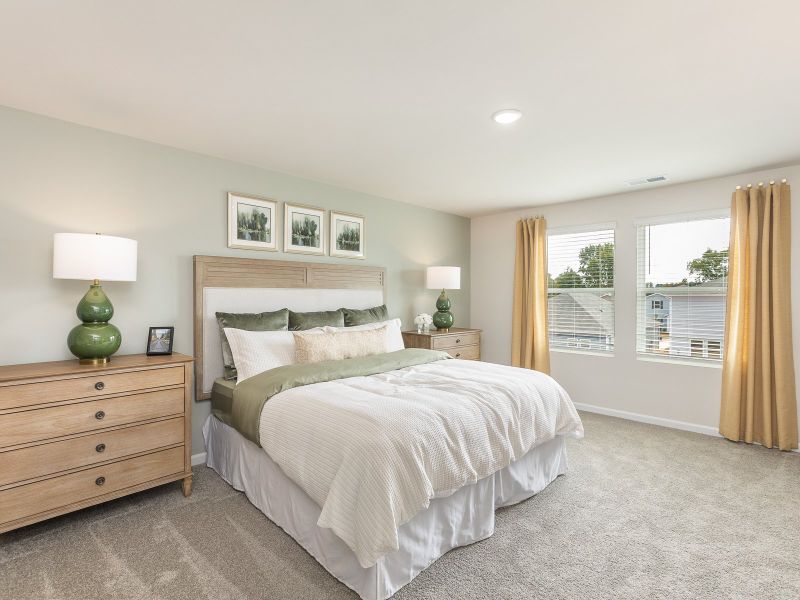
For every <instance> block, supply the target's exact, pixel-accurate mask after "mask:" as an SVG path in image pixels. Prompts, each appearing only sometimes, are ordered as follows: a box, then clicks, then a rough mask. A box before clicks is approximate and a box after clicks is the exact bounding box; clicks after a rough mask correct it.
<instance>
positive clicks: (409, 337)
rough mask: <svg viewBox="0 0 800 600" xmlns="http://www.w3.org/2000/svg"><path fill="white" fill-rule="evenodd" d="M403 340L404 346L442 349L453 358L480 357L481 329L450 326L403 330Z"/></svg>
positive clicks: (476, 358) (475, 358)
mask: <svg viewBox="0 0 800 600" xmlns="http://www.w3.org/2000/svg"><path fill="white" fill-rule="evenodd" d="M403 342H404V343H405V345H406V348H425V349H427V350H443V351H444V352H447V353H448V354H449V355H450V356H452V357H453V358H461V359H464V360H480V359H481V330H480V329H465V328H461V327H451V328H450V329H446V330H444V329H443V330H441V331H440V330H436V329H434V330H433V331H429V332H428V333H417V332H416V331H404V332H403Z"/></svg>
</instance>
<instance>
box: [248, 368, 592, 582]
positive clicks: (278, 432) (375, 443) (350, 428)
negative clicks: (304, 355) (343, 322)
mask: <svg viewBox="0 0 800 600" xmlns="http://www.w3.org/2000/svg"><path fill="white" fill-rule="evenodd" d="M259 429H260V441H261V445H262V447H263V448H264V450H265V451H266V452H267V453H268V454H269V455H270V457H271V458H272V460H274V461H275V462H276V463H277V464H278V465H279V466H280V467H281V469H283V471H284V472H285V473H286V475H288V476H289V477H290V478H291V479H292V480H293V481H295V482H296V483H297V484H298V485H299V486H300V487H301V488H302V489H303V490H304V491H305V492H306V493H307V494H308V495H309V496H310V497H311V498H312V499H313V500H314V501H315V502H316V503H317V504H319V506H320V507H321V508H322V513H321V514H320V517H319V520H318V522H317V524H318V525H319V526H320V527H328V528H330V529H332V530H333V532H334V533H336V535H338V536H339V537H340V538H341V539H342V540H343V541H344V542H345V543H346V544H347V545H348V546H349V547H350V548H351V549H352V550H353V552H354V553H355V555H356V556H357V557H358V560H359V562H360V563H361V565H362V566H363V567H365V568H367V567H370V566H371V565H373V564H375V562H376V561H377V560H378V559H379V558H380V557H381V556H382V555H384V554H386V553H387V552H390V551H392V550H396V549H397V548H398V537H397V528H398V527H399V526H400V525H402V524H403V523H405V522H406V521H408V520H409V519H411V518H412V517H413V516H414V515H416V514H417V513H418V512H419V511H421V510H423V509H425V508H427V506H428V503H429V501H430V499H431V498H434V497H436V496H446V495H448V494H450V493H452V492H454V491H455V490H457V489H459V488H461V487H463V486H464V485H467V484H469V483H474V482H475V481H477V480H478V479H481V478H483V477H486V476H488V475H491V474H492V473H494V472H495V471H497V470H499V469H502V468H504V467H506V466H508V465H509V464H510V463H511V462H513V461H515V460H517V459H519V458H521V457H522V456H523V455H525V454H526V453H527V452H528V451H529V450H530V449H531V448H533V447H534V446H536V445H538V444H541V443H542V442H545V441H547V440H550V439H552V438H553V437H555V436H556V435H572V436H574V437H582V436H583V426H582V424H581V421H580V418H579V417H578V413H577V412H576V410H575V407H574V406H573V405H572V401H571V400H570V399H569V396H568V395H567V393H566V392H565V391H564V389H563V388H562V387H561V386H560V385H559V384H558V383H556V382H555V380H553V379H552V378H551V377H549V376H547V375H544V374H542V373H538V372H536V371H529V370H526V369H517V368H514V367H505V366H500V365H494V364H490V363H483V362H475V361H462V360H442V361H437V362H433V363H428V364H424V365H418V366H414V367H409V368H406V369H400V370H397V371H390V372H388V373H382V374H379V375H370V376H367V377H352V378H348V379H339V380H336V381H330V382H325V383H316V384H313V385H307V386H303V387H298V388H293V389H290V390H287V391H285V392H281V393H280V394H277V395H275V396H273V397H272V398H271V399H270V400H269V401H268V402H267V403H266V404H265V405H264V409H263V410H262V412H261V421H260V424H259Z"/></svg>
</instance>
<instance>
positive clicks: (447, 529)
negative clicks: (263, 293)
mask: <svg viewBox="0 0 800 600" xmlns="http://www.w3.org/2000/svg"><path fill="white" fill-rule="evenodd" d="M219 387H220V388H223V387H225V386H223V385H222V384H221V385H220V386H219ZM222 393H223V392H222V390H221V389H220V392H219V396H220V397H221V396H222ZM203 434H204V436H205V440H206V450H207V459H206V464H207V466H209V467H210V468H212V469H214V470H215V471H216V472H217V473H219V475H220V476H221V477H222V478H223V479H224V480H225V481H227V482H228V483H229V484H230V485H231V486H233V487H234V488H235V489H237V490H239V491H243V492H244V493H245V494H246V496H247V498H248V499H249V500H250V502H252V503H253V505H255V506H256V508H258V509H259V510H260V511H261V512H263V513H264V514H265V515H266V516H267V517H268V518H269V519H271V520H272V521H273V522H274V523H276V524H277V525H278V526H280V527H281V528H282V529H283V530H284V531H286V533H288V534H289V535H290V536H291V537H292V538H294V539H295V540H296V541H297V542H298V543H299V544H300V545H301V546H302V547H303V548H304V549H305V550H306V551H307V552H308V553H309V554H311V555H312V556H313V557H314V558H315V559H316V560H317V561H318V562H319V563H320V564H321V565H322V566H323V567H325V569H327V570H328V572H330V573H331V574H332V575H333V576H334V577H336V578H337V579H338V580H339V581H341V582H342V583H344V584H345V585H347V586H348V587H349V588H351V589H353V590H354V591H355V592H356V593H358V595H359V596H360V597H361V598H363V599H364V600H384V599H385V598H388V597H390V596H391V595H393V594H394V593H395V592H396V591H397V590H399V589H400V588H401V587H402V586H404V585H406V584H407V583H409V582H410V581H412V580H413V579H414V577H416V576H417V575H418V574H419V573H420V572H422V571H423V570H424V569H425V568H426V567H428V566H429V565H430V564H431V563H433V562H434V561H435V560H436V559H438V558H439V557H441V556H442V555H443V554H445V553H446V552H447V551H449V550H451V549H453V548H456V547H458V546H465V545H468V544H471V543H474V542H477V541H480V540H483V539H486V538H488V537H489V536H491V535H492V533H493V532H494V517H495V510H496V509H497V508H500V507H503V506H509V505H512V504H516V503H518V502H521V501H523V500H525V499H527V498H530V497H531V496H533V495H534V494H536V493H538V492H540V491H541V490H543V489H544V488H545V487H547V486H548V485H549V484H550V483H551V482H552V481H553V480H555V479H556V478H557V477H558V476H559V475H561V474H563V473H565V472H566V469H567V456H566V445H565V441H564V438H563V436H557V437H556V438H554V439H552V440H549V441H547V442H545V443H543V444H541V445H540V446H536V447H535V448H533V449H532V450H530V451H529V452H528V453H527V454H526V455H525V456H523V457H522V458H521V459H519V460H517V461H515V462H513V463H511V464H510V465H509V466H507V467H506V468H504V469H501V470H500V471H497V472H496V473H494V474H493V475H490V476H489V477H485V478H483V479H481V480H479V481H477V482H476V483H474V484H471V485H467V486H465V487H463V488H461V489H459V490H457V491H456V492H455V493H453V494H452V495H450V496H446V497H440V498H434V499H433V500H431V502H430V506H429V507H428V508H427V509H425V510H423V511H422V512H420V513H418V514H417V515H416V516H415V517H413V518H412V519H411V520H410V521H408V522H406V523H404V524H403V525H401V526H400V528H399V530H398V536H399V542H400V543H399V546H400V547H399V549H398V550H396V551H394V552H390V553H388V554H386V555H384V556H383V557H382V558H381V559H380V560H379V561H378V562H377V563H376V564H374V565H372V566H371V567H368V568H364V567H361V565H360V564H359V562H358V559H357V558H356V556H355V554H354V553H353V551H352V550H351V549H350V548H349V547H348V546H347V545H346V544H345V543H344V542H343V541H342V540H341V539H339V538H338V537H337V536H336V535H335V534H334V533H333V532H332V531H331V530H330V529H325V528H321V527H319V526H318V525H317V521H318V519H319V516H320V513H321V509H320V507H319V506H318V505H317V504H316V503H315V502H314V501H313V500H312V499H311V498H310V497H309V496H308V495H307V494H306V493H305V492H304V491H303V490H302V489H301V488H300V487H299V486H298V485H297V484H295V483H294V482H293V481H292V480H291V479H289V478H288V477H287V476H286V475H285V474H284V473H283V471H282V470H281V469H280V468H279V467H278V465H277V464H275V462H274V461H273V460H272V459H271V458H270V457H269V455H268V454H267V453H266V452H264V450H262V449H261V448H259V447H258V446H257V445H256V444H254V443H253V442H251V441H249V440H247V439H246V438H245V437H244V436H242V435H241V434H240V433H239V432H238V431H236V430H235V429H234V428H233V427H230V426H228V425H226V424H225V423H224V422H223V421H221V420H220V419H218V418H216V417H215V416H214V415H211V416H209V417H208V419H207V420H206V423H205V425H204V427H203Z"/></svg>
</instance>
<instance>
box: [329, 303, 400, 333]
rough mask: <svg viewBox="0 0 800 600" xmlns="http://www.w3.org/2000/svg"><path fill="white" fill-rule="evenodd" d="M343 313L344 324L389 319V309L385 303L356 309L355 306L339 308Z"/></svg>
mask: <svg viewBox="0 0 800 600" xmlns="http://www.w3.org/2000/svg"><path fill="white" fill-rule="evenodd" d="M339 310H341V311H342V312H343V313H344V326H345V327H353V326H354V325H366V324H367V323H380V322H381V321H388V320H389V311H388V310H387V309H386V305H385V304H381V305H380V306H373V307H372V308H365V309H364V310H358V309H356V308H340V309H339Z"/></svg>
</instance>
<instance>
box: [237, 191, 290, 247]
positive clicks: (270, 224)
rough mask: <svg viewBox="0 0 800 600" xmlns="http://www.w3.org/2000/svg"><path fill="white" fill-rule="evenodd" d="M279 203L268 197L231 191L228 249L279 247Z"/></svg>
mask: <svg viewBox="0 0 800 600" xmlns="http://www.w3.org/2000/svg"><path fill="white" fill-rule="evenodd" d="M277 216H278V203H277V202H275V201H274V200H268V199H266V198H257V197H255V196H245V195H243V194H235V193H233V192H229V193H228V248H241V249H244V250H277V249H278V240H277V237H278V236H277V235H276V231H275V223H276V220H277Z"/></svg>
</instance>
